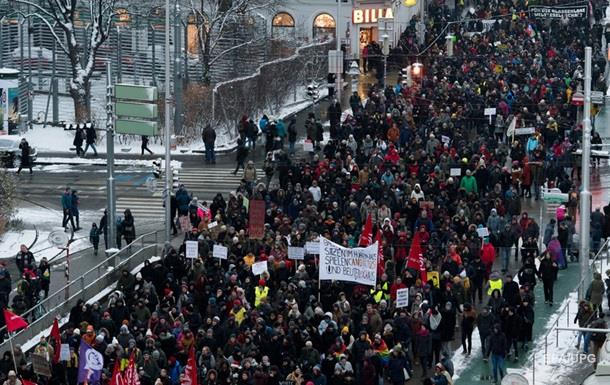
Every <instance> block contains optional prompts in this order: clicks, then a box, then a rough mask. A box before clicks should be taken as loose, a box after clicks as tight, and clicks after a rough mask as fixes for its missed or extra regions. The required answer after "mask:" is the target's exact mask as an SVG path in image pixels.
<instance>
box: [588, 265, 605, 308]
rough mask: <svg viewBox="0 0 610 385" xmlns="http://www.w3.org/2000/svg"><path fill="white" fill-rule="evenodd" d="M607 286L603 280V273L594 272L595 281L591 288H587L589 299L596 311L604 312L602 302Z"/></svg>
mask: <svg viewBox="0 0 610 385" xmlns="http://www.w3.org/2000/svg"><path fill="white" fill-rule="evenodd" d="M605 291H606V288H605V286H604V282H603V281H602V275H601V274H600V273H597V272H595V273H593V281H592V282H591V285H589V288H588V289H587V296H586V297H587V299H588V300H589V301H590V302H591V305H592V310H593V312H594V313H597V314H600V315H601V314H603V312H602V302H603V299H604V293H605Z"/></svg>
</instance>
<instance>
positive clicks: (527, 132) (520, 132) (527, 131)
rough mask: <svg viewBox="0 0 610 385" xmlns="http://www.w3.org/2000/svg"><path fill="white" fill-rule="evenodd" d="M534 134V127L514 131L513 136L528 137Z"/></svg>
mask: <svg viewBox="0 0 610 385" xmlns="http://www.w3.org/2000/svg"><path fill="white" fill-rule="evenodd" d="M534 132H536V128H535V127H523V128H517V129H515V135H530V134H533V133H534Z"/></svg>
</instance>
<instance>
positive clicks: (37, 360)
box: [30, 353, 52, 377]
mask: <svg viewBox="0 0 610 385" xmlns="http://www.w3.org/2000/svg"><path fill="white" fill-rule="evenodd" d="M30 360H31V361H32V366H33V367H34V373H36V374H38V375H39V376H43V377H51V376H52V374H51V362H49V361H47V357H45V356H44V355H43V354H36V353H32V354H30Z"/></svg>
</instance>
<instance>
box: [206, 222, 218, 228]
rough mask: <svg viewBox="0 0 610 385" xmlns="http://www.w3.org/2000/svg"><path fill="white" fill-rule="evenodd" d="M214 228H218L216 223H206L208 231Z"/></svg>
mask: <svg viewBox="0 0 610 385" xmlns="http://www.w3.org/2000/svg"><path fill="white" fill-rule="evenodd" d="M216 226H218V221H214V222H210V223H208V229H213V228H214V227H216Z"/></svg>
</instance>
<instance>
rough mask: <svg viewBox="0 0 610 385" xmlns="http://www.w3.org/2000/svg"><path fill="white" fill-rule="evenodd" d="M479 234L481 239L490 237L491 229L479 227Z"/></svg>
mask: <svg viewBox="0 0 610 385" xmlns="http://www.w3.org/2000/svg"><path fill="white" fill-rule="evenodd" d="M477 233H478V234H479V237H481V238H485V237H489V229H488V228H487V227H479V228H478V229H477Z"/></svg>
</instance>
